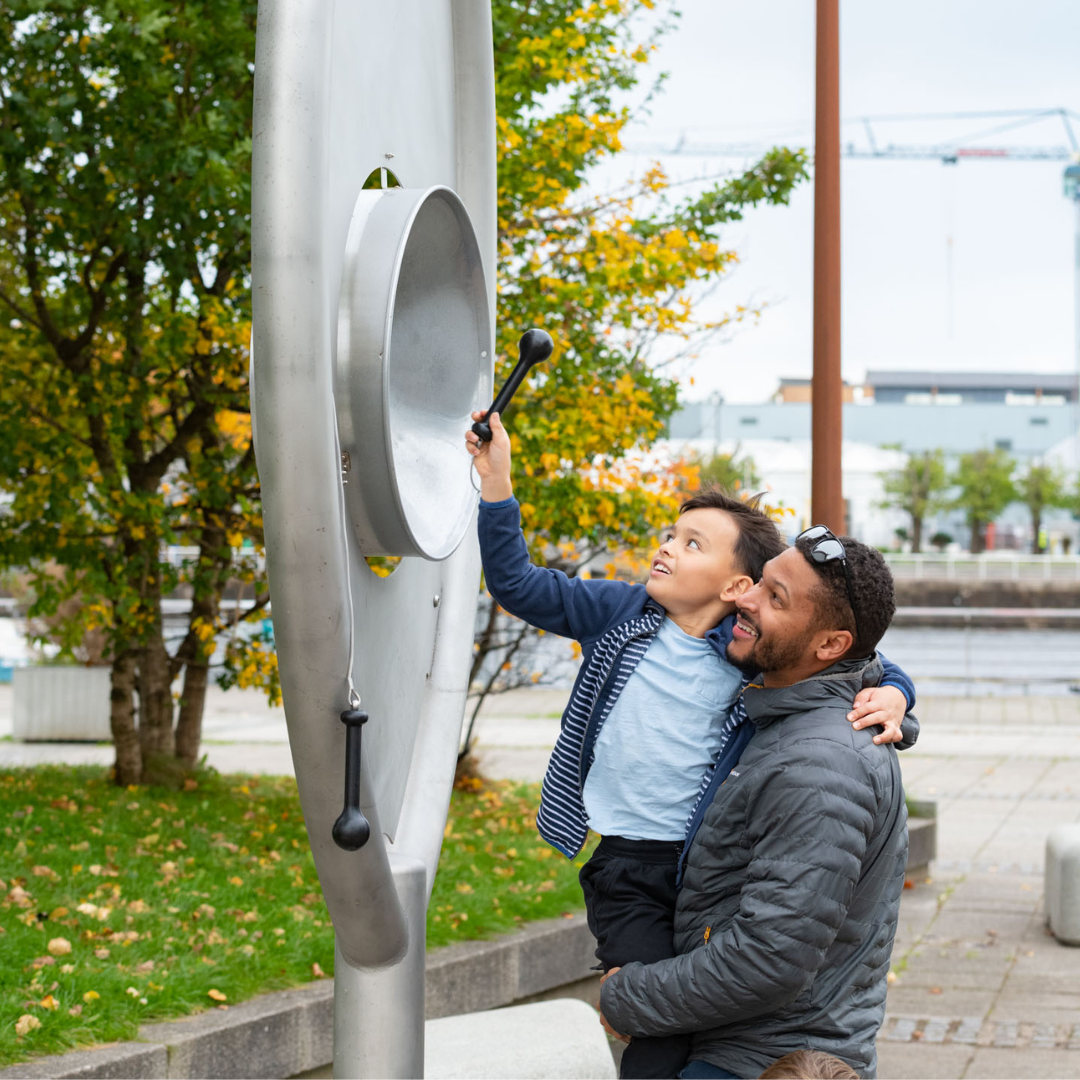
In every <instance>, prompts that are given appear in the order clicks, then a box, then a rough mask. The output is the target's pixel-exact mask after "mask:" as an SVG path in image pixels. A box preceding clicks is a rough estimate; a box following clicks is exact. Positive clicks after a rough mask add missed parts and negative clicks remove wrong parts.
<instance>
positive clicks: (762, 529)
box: [679, 485, 787, 581]
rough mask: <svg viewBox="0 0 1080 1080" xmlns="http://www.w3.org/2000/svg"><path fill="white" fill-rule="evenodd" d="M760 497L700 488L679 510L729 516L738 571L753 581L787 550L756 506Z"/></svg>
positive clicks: (758, 578)
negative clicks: (735, 535)
mask: <svg viewBox="0 0 1080 1080" xmlns="http://www.w3.org/2000/svg"><path fill="white" fill-rule="evenodd" d="M761 498H762V497H761V495H755V496H753V498H750V499H747V500H745V501H743V500H742V499H737V498H735V496H734V495H729V494H728V493H727V492H726V491H724V490H722V489H721V488H718V487H714V486H711V485H710V486H708V487H703V488H702V489H701V490H700V491H699V492H698V493H697V494H696V495H695V496H694V497H693V498H691V499H687V500H686V502H684V503H683V504H682V506H680V507H679V513H680V514H685V513H686V511H687V510H704V509H708V510H723V511H724V512H725V513H728V514H730V515H731V517H732V520H733V521H734V522H735V525H736V527H737V528H738V530H739V539H738V540H737V541H736V542H735V559H736V561H737V562H738V564H739V569H740V570H742V572H743V573H744V574H749V575H750V577H752V578H753V579H754V581H760V580H761V571H762V570H763V569H764V568H765V564H766V563H767V562H768V561H769V560H770V559H775V558H776V556H777V555H779V554H781V553H782V552H783V551H784V549H785V548H786V547H787V544H785V543H784V538H783V537H782V536H781V535H780V530H779V529H778V528H777V527H776V522H775V521H773V519H772V518H771V517H769V515H768V514H766V513H765V511H764V510H762V509H761V507H760V506H759V505H758V504H759V503H760V502H761Z"/></svg>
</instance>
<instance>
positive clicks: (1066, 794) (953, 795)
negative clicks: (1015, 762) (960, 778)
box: [931, 791, 1080, 802]
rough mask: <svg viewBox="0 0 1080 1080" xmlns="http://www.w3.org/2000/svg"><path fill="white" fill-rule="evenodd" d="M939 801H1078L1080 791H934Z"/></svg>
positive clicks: (934, 796)
mask: <svg viewBox="0 0 1080 1080" xmlns="http://www.w3.org/2000/svg"><path fill="white" fill-rule="evenodd" d="M931 797H932V798H934V799H937V800H938V801H939V802H944V801H945V800H947V799H987V800H989V801H991V802H1001V801H1004V800H1006V799H1015V800H1016V801H1018V802H1019V801H1020V800H1021V799H1023V800H1024V802H1080V792H1072V791H1028V792H1014V791H935V792H934V794H933V796H931Z"/></svg>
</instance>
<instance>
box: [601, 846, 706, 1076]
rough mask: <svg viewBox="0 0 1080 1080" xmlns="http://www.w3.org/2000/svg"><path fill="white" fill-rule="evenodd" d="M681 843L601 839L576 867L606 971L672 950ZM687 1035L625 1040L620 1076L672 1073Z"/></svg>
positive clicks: (682, 1054)
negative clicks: (589, 856)
mask: <svg viewBox="0 0 1080 1080" xmlns="http://www.w3.org/2000/svg"><path fill="white" fill-rule="evenodd" d="M681 852H682V843H681V842H677V841H674V840H624V839H623V838H622V837H619V836H605V837H603V839H601V841H600V844H599V846H598V847H597V849H596V851H595V852H593V856H592V858H591V859H590V860H589V861H588V862H587V863H586V864H585V865H584V866H583V867H582V869H581V875H580V880H581V888H582V891H583V892H584V893H585V910H586V913H587V915H588V920H589V929H590V930H591V931H592V932H593V936H594V937H595V938H596V955H597V958H598V959H599V960H600V964H601V966H602V967H603V969H604V970H605V971H608V970H610V969H611V968H613V967H622V966H623V965H624V964H629V963H630V962H631V961H633V960H639V961H641V963H643V964H651V963H654V962H655V961H657V960H666V959H668V958H669V957H671V956H674V955H675V944H674V922H675V898H676V895H677V894H676V888H675V878H676V875H677V873H678V869H679V855H680V853H681ZM689 1052H690V1036H689V1035H665V1036H662V1037H659V1038H648V1039H644V1038H642V1039H639V1038H634V1039H631V1040H630V1044H629V1045H628V1046H627V1048H626V1050H625V1051H624V1052H623V1058H622V1065H621V1067H620V1069H619V1075H620V1076H621V1077H624V1078H626V1080H630V1078H635V1080H638V1078H640V1080H664V1078H671V1077H675V1076H677V1075H678V1074H679V1070H680V1069H681V1068H682V1067H683V1066H684V1065H685V1064H686V1059H687V1056H688V1055H689Z"/></svg>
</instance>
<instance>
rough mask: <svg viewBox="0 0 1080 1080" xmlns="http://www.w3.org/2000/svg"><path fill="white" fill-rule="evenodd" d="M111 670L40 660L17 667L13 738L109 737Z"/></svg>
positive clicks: (91, 739)
mask: <svg viewBox="0 0 1080 1080" xmlns="http://www.w3.org/2000/svg"><path fill="white" fill-rule="evenodd" d="M110 676H111V669H109V668H107V667H76V666H74V665H72V666H70V667H67V666H59V665H58V666H52V665H48V664H41V665H37V666H34V667H21V668H16V669H15V675H14V678H13V680H12V682H13V684H14V686H13V689H14V696H15V710H14V732H13V734H14V735H15V738H16V739H24V740H26V741H32V740H35V739H38V740H53V741H56V742H75V741H86V742H108V741H110V740H111V739H112V731H111V729H110V727H109V704H110V702H109V691H110Z"/></svg>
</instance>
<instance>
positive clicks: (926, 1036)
mask: <svg viewBox="0 0 1080 1080" xmlns="http://www.w3.org/2000/svg"><path fill="white" fill-rule="evenodd" d="M951 1026H952V1021H951V1020H948V1019H946V1018H945V1017H942V1016H931V1017H930V1018H929V1019H928V1020H927V1021H926V1025H925V1026H924V1027H923V1033H922V1041H923V1042H925V1043H943V1042H944V1041H945V1036H946V1035H948V1034H949V1028H950V1027H951Z"/></svg>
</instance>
